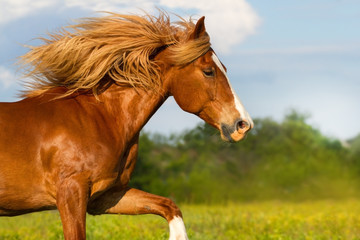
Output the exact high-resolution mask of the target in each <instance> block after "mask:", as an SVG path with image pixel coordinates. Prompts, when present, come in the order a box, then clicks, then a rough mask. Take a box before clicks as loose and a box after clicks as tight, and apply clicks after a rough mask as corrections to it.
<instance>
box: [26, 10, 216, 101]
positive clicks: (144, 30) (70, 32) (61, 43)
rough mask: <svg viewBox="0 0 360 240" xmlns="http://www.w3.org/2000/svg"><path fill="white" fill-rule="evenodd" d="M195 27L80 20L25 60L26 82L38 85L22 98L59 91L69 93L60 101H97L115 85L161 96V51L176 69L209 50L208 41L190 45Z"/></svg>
mask: <svg viewBox="0 0 360 240" xmlns="http://www.w3.org/2000/svg"><path fill="white" fill-rule="evenodd" d="M194 26H195V25H194V23H193V22H192V21H191V20H189V21H186V20H184V19H181V21H180V22H177V23H171V22H170V17H169V15H168V14H167V13H165V12H160V14H159V16H158V17H155V16H151V15H145V16H137V15H121V14H116V13H108V15H107V16H104V17H94V18H83V19H80V20H78V23H77V24H75V25H70V26H67V27H63V28H61V30H60V31H59V32H57V33H52V34H48V38H40V39H41V40H42V41H43V44H42V45H40V46H36V47H30V49H31V50H30V51H29V52H28V53H27V54H25V55H24V56H22V58H21V63H22V65H24V66H25V68H26V69H27V72H26V74H25V76H26V77H31V78H32V79H33V81H31V82H29V83H28V87H29V88H28V89H27V90H26V91H25V92H24V93H23V96H24V97H33V96H38V95H40V94H42V93H44V92H46V91H47V90H49V89H52V88H55V87H60V86H61V87H66V89H67V91H66V92H65V93H64V94H62V95H60V96H58V97H57V98H61V97H66V96H69V95H71V94H73V93H75V92H77V91H91V92H92V93H93V94H94V95H95V96H97V94H98V93H99V92H101V91H102V90H103V89H102V88H104V87H106V86H109V85H111V82H115V83H116V84H118V85H123V86H126V87H134V88H143V89H147V90H149V89H151V90H155V91H158V90H159V89H160V87H161V76H160V71H159V67H158V65H157V64H156V62H155V61H154V60H153V58H152V57H151V56H152V55H153V54H154V53H156V52H157V50H158V49H161V48H164V47H168V49H169V56H168V60H169V61H170V63H172V64H174V65H184V64H187V63H190V62H192V61H194V60H195V59H196V58H198V57H200V56H201V55H203V54H205V53H206V52H207V51H208V50H209V48H210V39H209V37H208V35H204V36H202V37H200V38H197V39H193V40H189V36H190V34H191V32H192V31H193V30H194ZM104 81H105V82H104Z"/></svg>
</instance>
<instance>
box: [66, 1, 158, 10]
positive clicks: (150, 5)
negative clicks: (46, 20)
mask: <svg viewBox="0 0 360 240" xmlns="http://www.w3.org/2000/svg"><path fill="white" fill-rule="evenodd" d="M64 2H65V6H66V7H80V8H82V9H87V10H91V11H111V12H121V13H136V12H140V11H141V9H142V10H145V11H149V12H151V11H153V10H154V9H155V4H157V1H149V0H133V1H128V0H64Z"/></svg>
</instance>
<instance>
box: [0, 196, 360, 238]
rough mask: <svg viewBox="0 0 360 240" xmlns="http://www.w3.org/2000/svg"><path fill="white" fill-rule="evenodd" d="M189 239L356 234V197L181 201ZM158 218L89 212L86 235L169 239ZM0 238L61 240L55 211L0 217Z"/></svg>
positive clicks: (359, 206)
mask: <svg viewBox="0 0 360 240" xmlns="http://www.w3.org/2000/svg"><path fill="white" fill-rule="evenodd" d="M181 209H182V211H183V214H184V220H185V224H186V227H187V230H188V235H189V238H190V239H192V240H196V239H199V240H200V239H206V240H212V239H214V240H215V239H216V240H222V239H224V240H225V239H226V240H227V239H234V240H235V239H254V240H261V239H279V240H280V239H281V240H286V239H296V240H298V239H300V240H301V239H304V240H305V239H324V240H329V239H334V240H335V239H360V201H358V200H343V201H315V202H299V203H293V202H292V203H289V202H279V201H273V202H254V203H241V204H226V205H218V206H206V205H183V206H181ZM168 236H169V234H168V225H167V223H166V221H165V220H163V219H162V218H161V217H158V216H153V215H146V216H115V215H112V216H109V215H108V216H105V215H103V216H96V217H93V216H88V217H87V237H88V239H142V240H146V239H168ZM0 239H25V240H33V239H36V240H38V239H63V236H62V228H61V222H60V218H59V214H58V213H57V212H55V211H53V212H42V213H34V214H28V215H24V216H19V217H11V218H8V217H2V218H0Z"/></svg>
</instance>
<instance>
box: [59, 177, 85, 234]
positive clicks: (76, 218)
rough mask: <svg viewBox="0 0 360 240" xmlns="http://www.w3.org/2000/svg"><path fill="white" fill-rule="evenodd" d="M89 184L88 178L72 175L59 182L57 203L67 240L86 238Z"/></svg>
mask: <svg viewBox="0 0 360 240" xmlns="http://www.w3.org/2000/svg"><path fill="white" fill-rule="evenodd" d="M88 192H89V185H88V183H87V181H86V178H84V177H82V176H79V175H77V176H72V177H70V178H66V179H65V180H63V181H62V182H61V183H60V184H59V188H58V191H57V198H56V205H57V208H58V210H59V213H60V218H61V222H62V225H63V231H64V237H65V240H82V239H86V230H85V223H86V205H87V201H88Z"/></svg>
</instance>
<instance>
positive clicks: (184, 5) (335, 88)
mask: <svg viewBox="0 0 360 240" xmlns="http://www.w3.org/2000/svg"><path fill="white" fill-rule="evenodd" d="M0 6H1V8H0V101H2V102H8V101H17V100H19V98H18V97H17V94H18V93H19V91H20V90H21V89H22V88H23V87H22V84H21V80H23V79H22V76H21V69H20V70H19V69H17V67H16V65H15V63H16V61H17V58H18V57H19V56H21V55H22V54H24V53H26V52H27V48H25V47H23V45H36V44H38V41H37V40H34V39H35V38H37V37H41V36H45V34H46V33H47V32H52V31H55V30H57V29H59V28H60V27H61V26H64V25H68V24H70V23H71V21H72V20H73V19H77V18H81V17H90V16H100V15H101V14H100V13H98V12H99V11H114V12H118V13H141V9H143V10H145V11H147V12H150V13H152V14H155V15H156V14H157V10H156V9H157V8H161V9H164V10H166V11H168V12H171V13H175V14H178V15H181V16H183V17H186V18H187V17H189V16H193V17H194V18H199V17H201V16H205V17H206V18H205V25H206V28H207V31H208V33H209V35H210V38H211V43H212V46H213V48H214V49H215V51H216V53H217V55H218V56H219V58H220V59H221V61H222V62H223V63H224V65H225V66H226V67H227V71H228V77H229V79H230V81H231V83H232V85H233V88H234V89H235V91H236V92H237V94H238V95H239V97H240V99H241V100H242V102H243V104H244V105H245V107H246V109H247V111H248V112H249V113H250V115H251V116H252V118H263V117H271V118H273V119H275V120H277V121H281V120H282V119H283V117H284V116H285V114H286V113H288V112H289V111H290V110H291V109H296V110H298V111H299V112H301V113H304V114H309V115H310V118H309V119H308V123H309V124H311V125H313V126H314V127H315V128H318V129H320V130H321V131H322V133H323V134H325V135H327V136H329V137H334V138H338V139H341V140H346V139H350V138H352V137H355V136H356V135H358V134H359V133H360V107H359V103H360V31H359V29H360V2H359V1H358V0H302V1H287V0H274V1H266V0H219V1H218V0H215V1H209V0H197V1H193V0H182V1H179V0H155V1H149V0H132V1H129V0H128V1H124V0H0ZM172 17H173V18H172V19H173V20H174V21H176V16H172ZM199 122H201V120H200V119H199V118H198V117H196V116H194V115H191V114H189V113H185V112H183V111H182V110H181V109H180V108H179V107H178V106H177V104H176V103H175V101H174V100H173V99H172V98H170V99H168V100H167V101H166V102H165V103H164V105H163V106H162V107H161V108H160V110H159V111H158V112H157V113H156V114H155V115H154V116H153V118H152V119H151V120H150V121H149V123H148V124H147V125H146V126H145V130H146V131H150V132H158V133H163V134H169V133H174V132H180V131H182V130H184V129H189V128H192V127H194V126H196V124H198V123H199ZM255 127H256V126H255Z"/></svg>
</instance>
